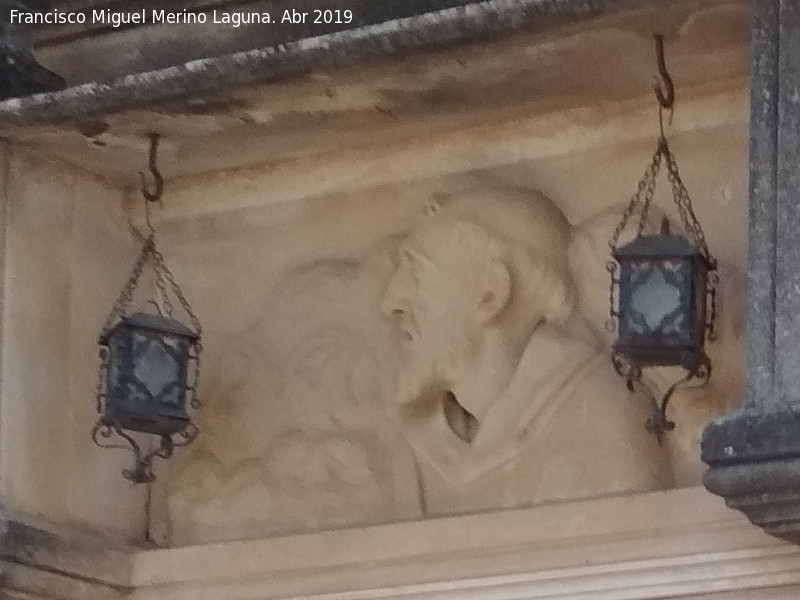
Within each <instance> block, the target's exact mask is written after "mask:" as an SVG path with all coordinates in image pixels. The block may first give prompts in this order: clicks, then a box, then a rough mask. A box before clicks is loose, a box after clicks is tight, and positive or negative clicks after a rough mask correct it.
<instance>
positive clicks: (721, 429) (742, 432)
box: [702, 409, 800, 544]
mask: <svg viewBox="0 0 800 600" xmlns="http://www.w3.org/2000/svg"><path fill="white" fill-rule="evenodd" d="M702 457H703V461H704V462H705V463H706V464H708V465H709V467H710V469H709V470H708V471H707V472H706V474H705V476H704V483H705V485H706V487H707V488H708V490H710V491H711V492H713V493H715V494H718V495H720V496H722V497H723V498H725V503H726V504H727V505H728V506H729V507H731V508H735V509H738V510H741V511H742V512H743V513H745V515H747V517H748V518H749V519H750V521H751V522H752V523H754V524H755V525H758V526H759V527H761V528H762V529H763V530H764V531H766V532H767V533H769V534H770V535H774V536H776V537H779V538H781V539H784V540H787V541H790V542H793V543H795V544H800V412H795V411H792V410H789V409H787V410H786V411H784V412H769V413H764V412H760V411H757V410H755V409H745V410H742V411H739V412H737V413H734V414H731V415H729V416H728V417H726V418H724V419H721V420H719V421H717V422H716V423H713V424H712V425H710V426H709V427H708V428H707V429H706V431H705V433H704V435H703V447H702Z"/></svg>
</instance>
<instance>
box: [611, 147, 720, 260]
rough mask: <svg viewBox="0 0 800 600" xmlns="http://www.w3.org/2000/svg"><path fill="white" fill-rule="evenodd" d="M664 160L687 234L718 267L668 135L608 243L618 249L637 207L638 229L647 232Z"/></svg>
mask: <svg viewBox="0 0 800 600" xmlns="http://www.w3.org/2000/svg"><path fill="white" fill-rule="evenodd" d="M662 160H663V162H664V163H665V164H666V168H667V179H668V180H669V182H670V184H671V186H672V199H673V201H674V202H675V205H676V206H677V208H678V215H679V216H680V219H681V224H682V225H683V229H684V231H685V232H686V235H687V236H689V239H690V241H691V242H692V244H693V245H694V246H695V247H696V248H698V249H699V250H700V252H701V253H702V254H703V256H704V257H705V259H706V260H707V261H708V263H709V265H711V266H712V267H715V266H716V260H715V259H714V258H713V257H712V256H711V253H710V252H709V250H708V245H707V244H706V238H705V234H704V233H703V228H702V226H701V225H700V221H699V220H698V219H697V215H696V214H695V212H694V208H693V207H692V200H691V198H690V197H689V192H688V191H687V189H686V186H684V185H683V181H682V180H681V177H680V174H679V173H678V165H677V163H676V162H675V156H674V155H673V154H672V151H671V150H670V149H669V145H668V144H667V140H666V139H665V138H664V137H661V138H660V139H659V142H658V148H657V149H656V151H655V153H654V154H653V159H652V161H651V162H650V166H649V167H648V168H647V170H646V171H645V173H644V175H643V176H642V179H641V180H639V184H638V186H637V188H636V192H634V194H633V196H632V197H631V201H630V203H629V204H628V206H627V208H626V209H625V212H624V213H623V214H622V220H621V221H620V222H619V224H618V225H617V227H616V228H615V229H614V233H613V234H612V235H611V239H610V240H609V242H608V245H609V246H610V247H611V250H612V252H613V251H615V250H616V249H617V244H618V243H619V238H620V236H621V235H622V232H623V231H624V230H625V228H626V227H627V225H628V221H629V220H630V218H631V217H632V216H633V214H634V213H635V212H636V210H637V208H638V209H639V222H638V224H637V229H636V235H637V237H639V236H641V235H642V233H643V232H644V228H645V226H646V224H647V216H648V213H649V210H650V204H651V203H652V200H653V195H654V194H655V187H656V179H657V177H658V173H659V171H660V169H661V162H662Z"/></svg>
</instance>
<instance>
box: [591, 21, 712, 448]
mask: <svg viewBox="0 0 800 600" xmlns="http://www.w3.org/2000/svg"><path fill="white" fill-rule="evenodd" d="M655 43H656V59H657V64H658V70H659V74H660V79H661V80H660V82H657V83H656V84H655V85H654V91H655V94H656V98H657V100H658V105H659V109H658V118H659V130H660V135H659V139H658V144H657V147H656V150H655V152H654V153H653V157H652V160H651V162H650V165H649V166H648V168H647V169H646V170H645V173H644V175H643V176H642V178H641V179H640V180H639V183H638V186H637V188H636V191H635V192H634V194H633V196H632V197H631V199H630V202H629V203H628V206H627V208H626V209H625V211H624V212H623V215H622V218H621V220H620V222H619V224H618V225H617V227H616V228H615V229H614V232H613V233H612V235H611V238H610V240H609V242H608V244H609V247H610V249H611V255H612V260H610V261H608V263H607V265H606V269H607V271H608V273H609V278H610V285H609V319H608V322H607V328H608V329H609V331H617V332H618V334H619V327H620V323H621V321H620V317H623V316H624V315H622V314H621V311H622V310H623V308H622V307H621V304H622V303H621V302H620V300H621V299H620V298H619V292H620V284H621V281H620V275H618V271H619V269H620V265H621V264H622V263H621V260H622V257H623V255H625V253H624V251H623V250H624V248H625V247H626V246H627V247H630V246H632V245H635V244H637V243H638V244H639V246H650V248H649V252H648V253H647V256H646V258H647V260H650V261H652V263H656V262H657V261H659V260H661V261H665V260H676V259H678V258H680V259H682V260H684V261H686V262H687V263H689V264H690V267H691V269H692V272H691V285H692V289H691V290H690V294H691V296H692V297H690V298H689V299H688V302H691V303H693V304H692V305H691V306H690V308H692V309H694V314H693V317H694V318H695V319H696V320H697V322H696V323H690V327H692V328H693V330H690V335H691V338H690V340H689V342H687V343H686V345H685V347H681V346H679V345H676V346H673V347H670V348H667V347H666V345H665V346H663V347H661V348H659V347H658V346H656V345H653V346H650V347H645V346H642V347H636V346H633V345H626V344H623V343H619V342H615V344H614V345H613V348H612V354H611V363H612V365H613V367H614V370H615V371H616V372H617V374H618V375H620V376H621V377H623V378H624V379H625V381H626V384H627V387H628V389H629V390H631V391H640V392H643V393H644V394H645V395H646V396H647V397H648V398H649V400H650V402H651V405H652V416H651V417H650V418H649V419H648V420H647V422H646V423H645V426H646V427H647V429H648V430H649V431H650V432H651V433H653V434H654V435H655V436H656V438H657V440H658V441H659V443H661V441H662V438H663V435H664V434H665V433H666V432H667V431H670V430H672V429H674V428H675V423H674V422H673V421H671V420H669V419H668V418H667V407H668V405H669V401H670V399H671V398H672V396H673V395H674V393H675V392H676V391H677V390H678V389H679V388H680V387H681V386H683V385H684V384H687V383H688V382H690V381H693V380H695V381H697V382H698V384H699V385H700V386H703V385H706V384H707V383H708V381H709V380H710V378H711V371H712V365H711V360H710V359H709V357H708V355H707V354H706V353H705V351H704V345H705V341H706V340H709V341H713V340H714V339H716V331H715V329H714V323H715V320H716V313H717V286H718V283H719V277H718V275H717V273H716V268H717V261H716V259H715V258H714V257H713V256H712V255H711V253H710V251H709V249H708V245H707V244H706V239H705V234H704V232H703V228H702V226H701V225H700V222H699V221H698V219H697V215H696V214H695V212H694V208H693V207H692V201H691V198H690V197H689V193H688V191H687V190H686V186H684V184H683V181H682V180H681V177H680V174H679V172H678V166H677V163H676V161H675V156H674V154H673V153H672V151H671V149H670V147H669V144H668V142H667V139H666V136H665V134H664V111H670V118H671V115H672V109H673V103H674V99H675V93H674V88H673V85H672V79H671V77H670V76H669V73H668V72H667V69H666V64H665V60H664V41H663V37H662V36H660V35H658V34H656V36H655ZM662 165H665V167H666V170H667V179H668V180H669V182H670V184H671V188H672V198H673V201H674V203H675V205H676V207H677V211H678V215H679V218H680V222H681V225H682V228H683V231H684V233H685V237H684V236H683V235H675V236H673V235H671V233H670V226H669V221H668V220H667V219H666V217H665V218H664V219H663V220H662V229H661V234H660V235H656V236H647V235H645V228H646V226H647V224H648V216H649V211H650V207H651V204H652V201H653V196H654V193H655V188H656V180H657V178H658V174H659V172H660V170H661V167H662ZM634 217H638V221H637V222H636V234H635V237H634V240H633V241H632V242H630V243H629V244H626V245H625V246H620V245H619V240H620V237H621V235H622V233H623V231H625V230H626V228H627V227H628V225H629V223H630V222H631V219H632V218H634ZM678 241H680V244H676V242H678ZM642 242H645V243H644V244H642ZM684 243H685V247H688V248H691V249H692V250H693V251H692V253H688V252H687V253H684V254H678V253H676V252H675V248H676V247H677V246H679V245H682V244H684ZM658 245H661V247H662V249H663V250H664V253H663V254H664V255H663V256H659V252H658V250H659V249H658V247H657V246H658ZM670 247H671V248H670ZM670 251H672V253H670ZM630 256H631V255H630V254H629V255H626V258H630ZM643 256H644V255H643ZM703 288H704V289H703ZM701 294H702V296H701ZM658 366H680V367H682V368H683V369H684V370H685V371H686V374H685V376H684V377H683V378H681V379H680V380H678V381H676V382H675V383H673V384H672V385H670V386H669V387H668V388H667V390H666V392H665V393H664V394H663V395H662V396H661V398H660V399H659V398H658V397H657V394H656V392H655V391H654V389H653V386H651V385H648V384H646V383H645V381H644V378H643V369H644V368H647V367H658Z"/></svg>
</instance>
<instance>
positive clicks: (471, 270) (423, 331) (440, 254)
mask: <svg viewBox="0 0 800 600" xmlns="http://www.w3.org/2000/svg"><path fill="white" fill-rule="evenodd" d="M491 194H492V195H489V193H487V192H476V193H474V194H469V195H466V196H463V197H459V198H458V199H456V200H453V201H452V202H451V203H450V204H447V205H446V206H445V207H443V208H442V209H440V210H439V211H437V213H436V214H434V215H431V216H428V217H426V218H425V219H424V221H423V223H422V224H421V225H420V226H419V227H417V228H416V229H415V230H413V231H412V232H411V233H410V234H409V236H408V237H407V238H406V239H405V240H404V242H402V243H401V245H400V247H399V252H398V264H397V268H396V270H395V272H394V275H393V276H392V278H391V280H390V281H389V284H388V286H387V288H386V292H385V294H384V298H383V304H382V309H383V312H384V313H385V314H386V315H389V316H391V317H392V318H393V319H394V321H395V323H396V326H397V328H398V333H399V336H400V338H401V344H402V348H403V354H404V359H405V360H404V364H403V367H402V369H401V373H400V381H399V394H398V401H400V402H401V403H404V402H408V403H415V402H420V403H421V405H420V408H425V403H424V402H423V400H425V399H426V398H427V399H430V397H435V398H437V397H438V398H441V397H442V394H447V395H449V396H451V397H454V398H456V399H457V402H458V404H459V406H460V407H462V408H463V409H464V410H465V411H466V412H467V413H468V414H469V415H470V416H471V417H474V418H476V419H477V420H478V421H480V419H481V415H482V414H483V413H485V411H486V410H487V409H488V407H489V406H490V405H491V401H492V398H493V397H495V396H496V394H497V393H498V392H499V391H501V390H502V388H503V386H504V385H505V384H506V383H507V382H508V380H509V379H510V377H511V375H512V374H513V372H514V370H515V368H516V365H517V362H518V360H519V356H520V355H521V353H522V352H523V351H524V349H525V346H526V344H527V341H528V339H529V337H530V335H531V334H532V332H533V330H534V329H535V328H536V327H537V326H538V325H539V324H540V323H542V322H544V321H559V320H564V319H565V318H566V316H567V315H568V314H569V311H570V310H571V306H572V301H571V297H572V287H571V282H570V280H569V278H568V276H567V275H566V274H565V273H566V267H565V257H566V244H567V243H568V238H569V229H568V224H567V223H566V221H565V220H564V218H563V216H562V215H561V213H560V212H558V211H557V209H556V208H555V207H554V206H553V205H552V203H551V202H550V201H549V200H548V199H547V198H545V197H543V196H541V195H531V196H527V197H522V196H521V195H515V194H503V195H498V194H497V192H492V193H491ZM437 402H438V401H437ZM445 406H446V405H445ZM427 407H428V409H435V407H436V402H434V401H429V402H427ZM451 425H452V423H451ZM456 429H458V427H456ZM456 433H458V434H459V437H462V435H461V433H463V432H458V431H456Z"/></svg>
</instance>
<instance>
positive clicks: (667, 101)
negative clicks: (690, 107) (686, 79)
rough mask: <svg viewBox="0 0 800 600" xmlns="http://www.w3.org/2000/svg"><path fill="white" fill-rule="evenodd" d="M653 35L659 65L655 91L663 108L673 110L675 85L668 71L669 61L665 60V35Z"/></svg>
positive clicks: (654, 84)
mask: <svg viewBox="0 0 800 600" xmlns="http://www.w3.org/2000/svg"><path fill="white" fill-rule="evenodd" d="M653 37H654V38H655V42H656V64H657V65H658V77H656V79H655V83H653V91H654V92H655V94H656V98H657V99H658V104H659V105H660V106H661V108H663V109H667V110H672V105H673V103H674V102H675V86H674V85H673V83H672V77H670V74H669V72H668V71H667V63H666V61H665V60H664V36H663V35H661V34H660V33H656V34H654V35H653Z"/></svg>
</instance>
